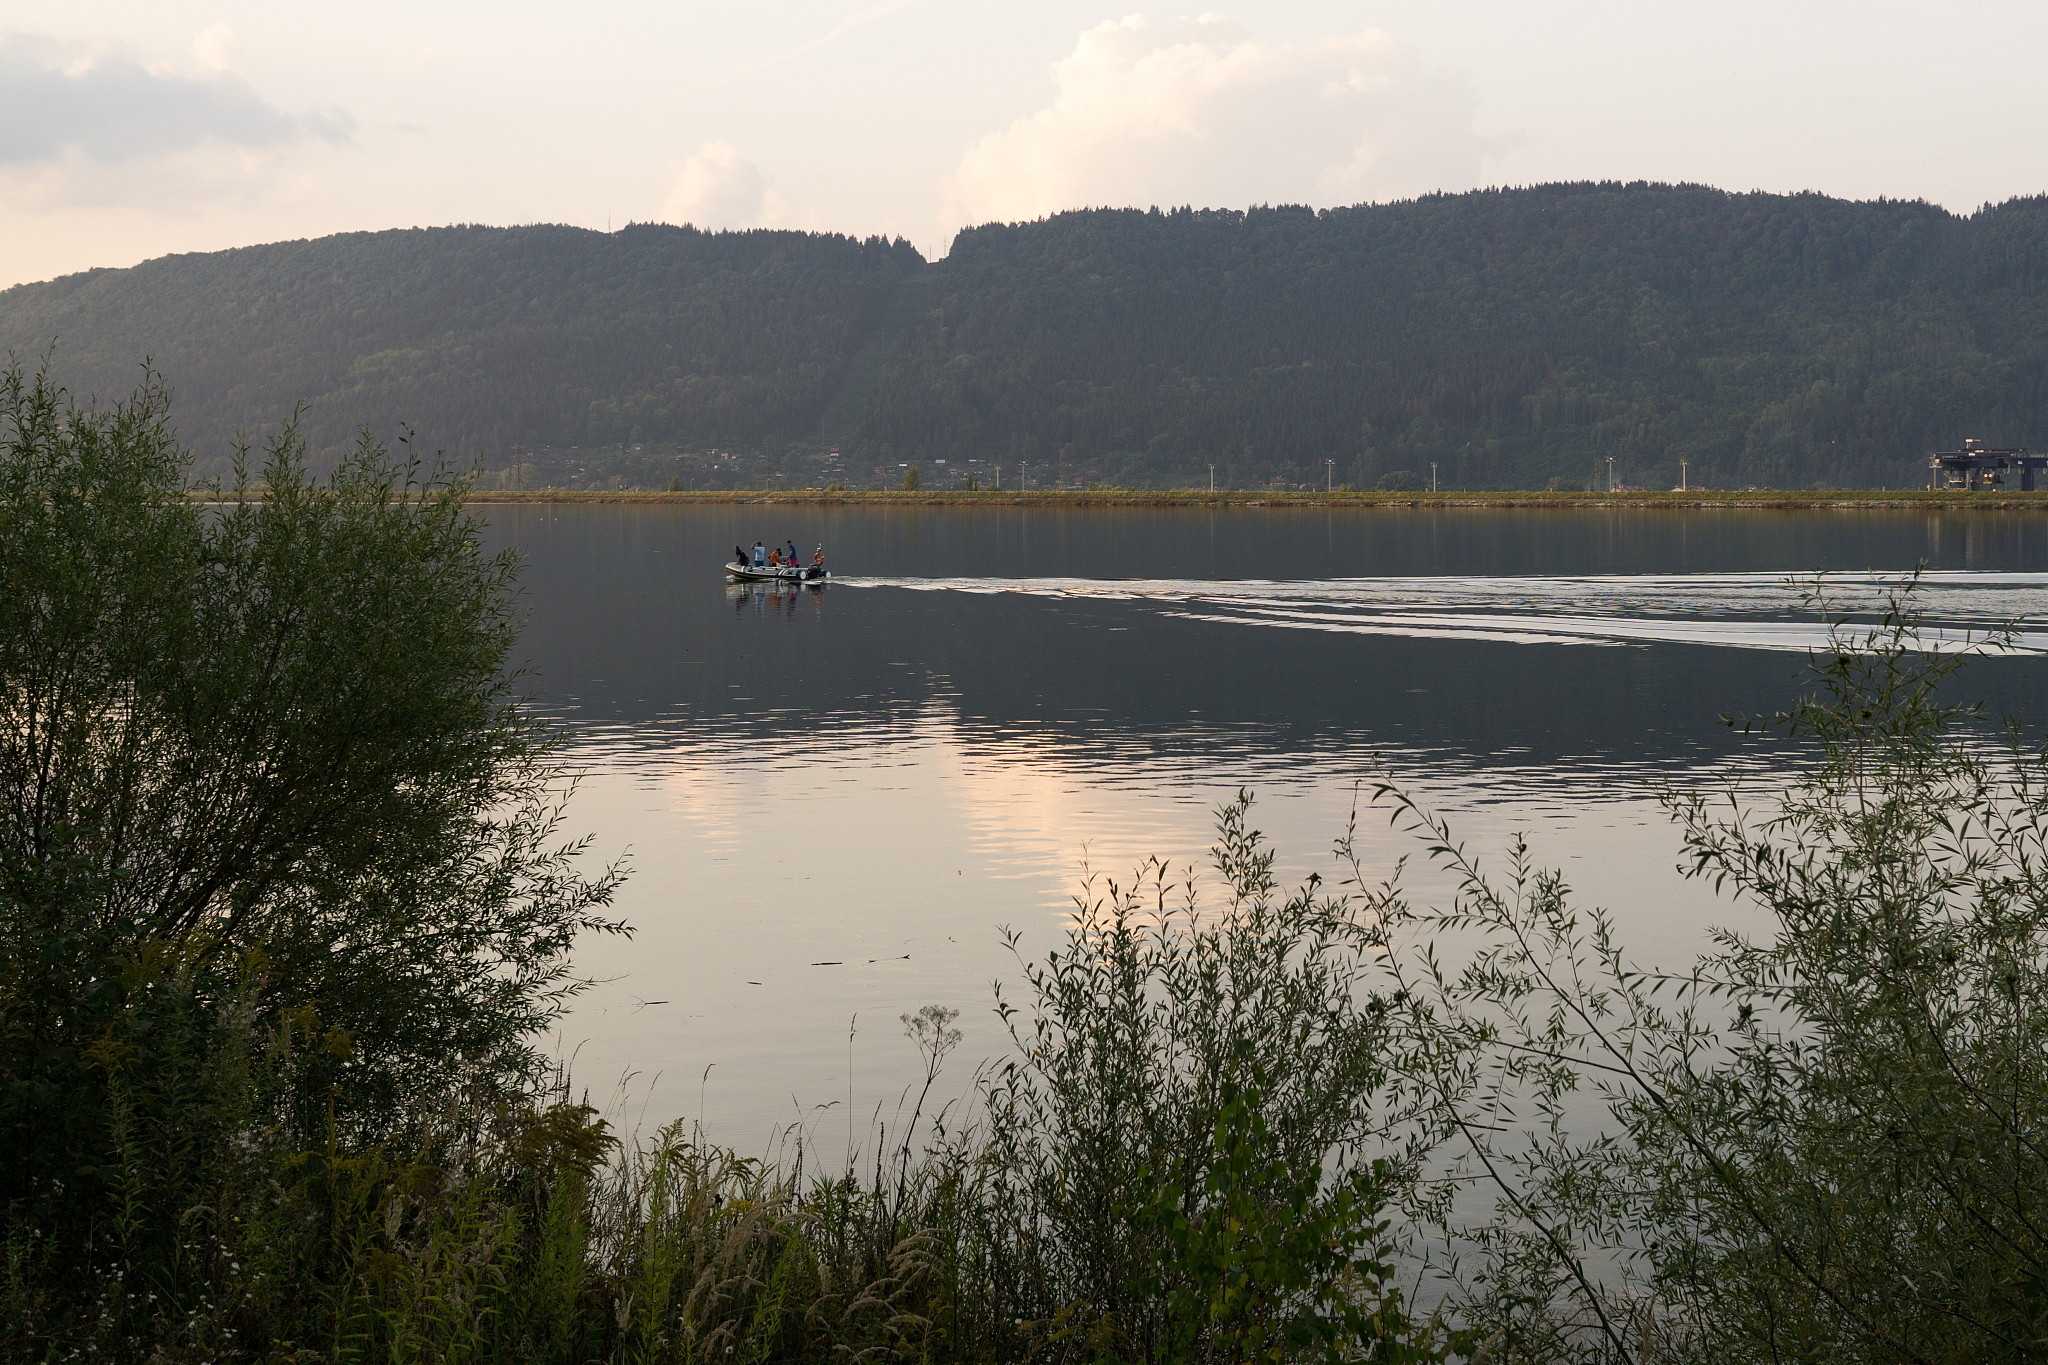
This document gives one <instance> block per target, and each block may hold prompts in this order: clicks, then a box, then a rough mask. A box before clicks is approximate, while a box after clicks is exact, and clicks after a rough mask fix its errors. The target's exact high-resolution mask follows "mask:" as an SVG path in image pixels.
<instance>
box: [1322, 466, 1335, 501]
mask: <svg viewBox="0 0 2048 1365" xmlns="http://www.w3.org/2000/svg"><path fill="white" fill-rule="evenodd" d="M1323 464H1324V466H1325V473H1324V477H1323V492H1325V493H1334V492H1336V491H1337V462H1336V461H1335V460H1324V461H1323Z"/></svg>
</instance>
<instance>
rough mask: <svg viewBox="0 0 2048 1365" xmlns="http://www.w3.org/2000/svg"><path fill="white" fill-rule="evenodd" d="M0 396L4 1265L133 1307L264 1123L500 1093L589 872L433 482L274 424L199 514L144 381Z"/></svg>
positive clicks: (156, 1293)
mask: <svg viewBox="0 0 2048 1365" xmlns="http://www.w3.org/2000/svg"><path fill="white" fill-rule="evenodd" d="M0 424H4V428H0V577H4V579H5V581H6V583H7V584H8V585H9V590H8V592H7V593H6V594H5V595H4V596H0V689H4V693H5V702H4V705H0V786H4V787H5V789H6V790H7V791H9V792H10V793H13V794H14V799H12V800H10V801H9V802H8V803H7V804H6V806H5V809H4V811H0V1143H4V1144H5V1149H6V1153H7V1155H6V1158H5V1160H4V1163H0V1210H4V1220H5V1222H4V1236H5V1241H6V1244H7V1246H8V1247H9V1248H10V1249H11V1250H10V1271H9V1273H10V1281H11V1288H10V1290H9V1293H10V1294H11V1295H13V1296H15V1298H16V1301H17V1302H18V1303H19V1304H21V1305H24V1307H25V1308H26V1307H33V1309H34V1315H35V1320H36V1321H38V1322H41V1323H42V1324H43V1328H41V1329H39V1330H44V1331H47V1332H48V1333H49V1339H51V1340H64V1339H66V1338H67V1335H68V1334H70V1333H72V1332H73V1331H85V1330H87V1327H88V1324H90V1331H91V1332H92V1333H94V1334H96V1335H97V1336H105V1335H106V1334H107V1333H108V1332H113V1333H115V1334H116V1335H119V1334H122V1333H129V1332H145V1331H146V1330H147V1329H146V1327H145V1324H148V1323H151V1322H158V1323H164V1322H170V1321H173V1320H175V1319H176V1318H177V1317H178V1316H179V1315H180V1314H181V1313H185V1312H188V1311H194V1310H193V1306H194V1304H195V1303H197V1302H198V1300H197V1299H195V1298H194V1297H193V1296H194V1295H199V1296H201V1297H202V1298H203V1297H204V1295H205V1294H206V1292H207V1279H208V1274H209V1272H208V1269H207V1267H206V1265H205V1264H204V1262H203V1260H195V1259H194V1257H195V1256H198V1255H199V1254H200V1253H197V1252H195V1251H194V1250H193V1248H194V1247H197V1246H200V1245H202V1244H209V1245H210V1242H209V1239H210V1238H213V1237H214V1236H215V1234H216V1233H217V1232H218V1228H217V1227H216V1225H217V1224H218V1223H219V1222H220V1221H221V1220H222V1219H225V1218H227V1217H230V1216H232V1215H230V1214H229V1213H228V1212H226V1210H225V1209H224V1208H223V1206H222V1204H221V1203H220V1199H219V1196H220V1195H221V1194H222V1192H223V1190H224V1189H227V1188H230V1187H233V1186H234V1185H235V1184H236V1183H237V1182H238V1181H241V1180H243V1179H245V1178H246V1179H254V1178H255V1176H256V1173H257V1172H260V1171H263V1170H265V1169H266V1167H265V1161H266V1159H267V1157H268V1155H269V1154H273V1153H276V1152H286V1151H313V1150H327V1151H330V1152H335V1153H347V1152H360V1151H362V1150H364V1149H365V1148H366V1147H368V1146H370V1145H376V1144H389V1143H394V1142H395V1143H399V1144H401V1145H412V1144H416V1143H419V1142H422V1141H424V1140H425V1138H426V1136H427V1134H428V1133H429V1132H430V1131H432V1129H433V1128H434V1126H435V1123H436V1116H437V1114H438V1113H439V1112H441V1110H442V1109H443V1107H444V1106H445V1105H446V1104H448V1103H452V1102H453V1100H454V1098H455V1097H456V1096H457V1095H458V1094H465V1093H466V1094H468V1095H470V1096H472V1097H475V1098H476V1100H477V1102H483V1101H486V1100H489V1101H492V1102H504V1101H506V1100H509V1099H510V1098H511V1097H515V1096H518V1095H520V1094H523V1093H527V1092H528V1091H529V1090H530V1087H531V1086H532V1084H533V1083H534V1081H535V1080H536V1079H537V1078H538V1077H539V1076H540V1075H541V1074H542V1073H543V1070H544V1068H543V1063H542V1059H541V1058H540V1056H539V1055H538V1053H537V1052H536V1051H535V1049H534V1042H535V1040H536V1038H537V1036H538V1035H539V1034H540V1033H541V1032H542V1031H543V1030H544V1029H545V1028H547V1027H548V1025H549V1024H550V1023H551V1021H552V1020H553V1019H554V1018H555V1017H556V1015H557V1013H558V1011H559V1009H560V1007H561V1004H562V1002H563V1000H564V999H565V998H566V996H567V995H568V994H569V993H571V992H572V991H573V990H574V989H576V983H575V982H574V980H573V979H572V978H571V977H570V976H569V975H568V974H567V973H568V967H567V959H566V956H565V954H566V951H567V949H568V947H569V945H570V943H571V942H572V941H573V940H574V938H575V937H576V936H577V935H578V934H580V933H583V932H586V931H591V930H607V929H613V928H616V927H618V926H616V925H615V924H613V923H612V922H610V921H608V920H606V919H605V918H604V917H603V915H602V910H603V907H604V905H605V904H606V902H607V901H608V899H609V897H610V894H611V890H612V887H613V884H614V877H613V875H612V874H610V873H606V874H602V875H600V876H598V877H597V878H596V879H594V880H589V879H584V878H583V877H581V876H579V875H578V874H577V873H576V871H575V869H574V867H573V855H574V853H575V852H576V850H577V846H576V845H573V844H571V845H566V846H564V845H560V844H558V843H557V842H556V831H557V825H558V819H559V800H560V797H561V794H562V793H561V791H560V790H559V786H558V784H557V783H556V782H555V780H554V774H553V771H552V769H551V767H550V765H549V761H548V755H549V748H548V739H547V736H546V735H545V734H543V733H542V732H541V731H539V730H537V729H536V728H535V727H534V726H533V725H532V724H531V723H530V722H528V721H526V720H524V719H523V718H522V717H521V716H520V714H519V713H518V710H517V708H516V706H515V702H516V697H515V696H514V694H513V692H512V691H511V687H510V683H509V682H508V673H507V671H506V669H505V667H504V664H505V659H506V653H507V650H508V649H509V647H510V645H511V643H512V640H513V638H514V623H513V619H512V615H511V602H510V585H511V578H512V574H513V571H514V567H515V566H514V563H513V561H512V559H511V558H510V557H509V556H505V555H500V556H496V557H493V556H487V555H484V554H482V553H481V552H480V550H479V548H478V543H477V533H476V527H475V524H474V523H473V522H471V521H470V520H469V519H467V518H466V517H465V516H464V515H463V513H462V511H461V506H460V495H461V492H462V486H461V485H460V484H459V483H457V482H451V481H448V480H445V479H439V478H428V479H421V478H420V477H419V476H418V471H417V467H416V466H414V465H412V464H407V463H399V462H396V461H393V460H392V459H390V458H389V457H388V456H387V455H386V453H385V452H384V451H383V450H382V449H381V448H379V447H377V446H376V445H374V444H373V443H372V442H370V441H369V439H368V438H367V437H365V439H364V441H363V442H362V444H361V445H360V446H359V447H358V449H357V451H356V452H355V454H354V455H353V456H352V457H351V458H349V459H348V460H346V461H344V462H343V464H342V465H341V466H340V468H338V469H337V470H336V472H335V473H334V474H333V475H332V476H331V477H330V478H329V479H327V480H325V481H322V482H319V483H316V482H314V481H312V480H311V479H309V478H308V477H307V476H306V475H305V473H304V468H303V447H302V445H301V443H300V442H299V439H298V435H297V428H296V425H295V424H293V423H287V424H285V426H284V427H283V429H282V431H281V432H280V434H279V435H278V436H277V438H276V439H275V440H274V441H273V442H272V444H271V445H270V447H269V450H268V454H267V458H266V460H265V463H264V468H263V478H262V481H261V483H260V484H259V483H256V482H253V481H251V480H250V479H248V478H247V477H246V476H245V475H242V474H239V473H238V475H237V478H236V480H235V482H234V483H233V484H232V485H231V486H230V487H228V488H226V489H225V490H219V489H216V490H211V492H210V496H211V497H213V498H215V499H217V505H216V506H215V508H214V509H212V510H208V508H207V507H206V506H205V505H204V504H203V503H202V502H200V501H199V500H197V499H195V498H193V497H190V496H188V495H187V491H186V490H185V489H184V488H183V487H182V486H181V476H182V470H183V464H184V458H185V457H184V453H183V452H182V451H181V450H180V449H179V448H178V446H177V444H176V441H175V439H174V437H173V435H172V432H171V429H170V426H169V419H168V402H167V399H166V396H165V393H164V390H163V389H162V387H161V385H160V384H159V383H157V381H156V379H155V377H154V376H149V377H148V379H147V380H146V382H145V384H144V386H143V388H142V389H141V390H140V391H139V392H138V393H137V394H136V395H135V396H134V397H132V398H130V399H129V400H127V401H125V402H122V403H119V404H116V405H114V406H112V407H110V408H107V409H104V410H98V409H88V408H80V407H77V406H75V405H73V404H71V403H70V402H69V401H68V400H67V399H66V397H65V396H64V395H63V393H62V392H61V391H60V390H58V389H56V388H54V387H53V386H52V385H50V384H49V383H48V382H47V380H46V379H45V378H44V377H43V376H42V375H37V376H36V377H34V378H33V379H30V378H28V377H27V376H25V375H24V373H23V372H22V371H21V369H20V368H19V367H18V366H17V367H15V368H12V369H10V370H8V371H6V372H5V374H4V376H0ZM240 467H241V466H239V465H238V469H239V468H240ZM195 1219H197V1220H198V1221H197V1222H194V1220H195ZM25 1320H27V1319H23V1318H17V1322H20V1321H25Z"/></svg>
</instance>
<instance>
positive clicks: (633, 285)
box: [0, 185, 2048, 487]
mask: <svg viewBox="0 0 2048 1365" xmlns="http://www.w3.org/2000/svg"><path fill="white" fill-rule="evenodd" d="M53 337H54V338H56V339H57V342H58V350H57V353H56V354H57V359H56V362H55V372H56V374H57V375H58V377H59V378H61V379H63V380H65V381H66V382H69V383H71V384H72V385H73V387H74V388H79V389H98V390H100V391H103V392H104V391H111V390H113V389H115V388H119V387H122V386H124V385H125V384H126V383H127V382H128V381H129V379H130V376H131V375H132V366H133V362H134V360H135V358H136V357H138V356H139V355H141V354H143V353H149V354H151V355H153V356H154V357H155V358H156V360H157V362H158V364H159V365H160V367H161V368H162V369H163V370H164V371H165V373H166V375H167V376H168V377H169V379H170V380H171V382H172V384H173V385H174V387H175V388H176V389H177V390H178V394H179V406H178V413H179V420H180V423H181V427H182V429H183V431H184V432H185V435H186V437H187V439H188V440H189V441H190V442H191V443H192V444H193V445H194V446H195V448H196V449H198V450H199V451H200V453H201V454H202V455H203V456H204V455H207V454H209V453H210V452H213V451H217V450H218V449H219V448H220V446H221V443H222V442H223V441H224V439H225V437H226V434H227V433H228V432H229V431H231V430H232V429H233V428H235V427H236V426H248V427H252V428H253V427H254V424H255V423H257V422H258V421H260V420H263V419H266V418H272V417H274V416H275V415H276V414H278V413H279V412H281V411H283V410H285V409H287V408H288V407H289V406H290V404H291V403H292V402H293V401H294V400H296V399H299V398H304V399H307V400H309V402H310V403H311V405H312V406H311V408H310V415H309V419H308V420H309V425H310V427H311V429H312V432H313V435H314V439H315V444H316V446H318V447H320V448H322V449H331V448H333V447H334V446H335V445H337V444H338V443H339V442H340V441H341V440H343V439H345V437H346V435H347V433H348V432H349V431H350V430H352V429H353V428H355V427H358V426H360V425H362V424H365V423H368V424H371V425H373V426H376V427H378V428H380V429H383V430H390V429H392V428H393V427H394V426H395V425H396V424H398V423H400V422H405V423H409V424H411V425H413V426H415V427H417V428H418V429H419V432H420V439H421V442H422V443H423V444H431V445H436V446H445V447H448V448H450V449H453V450H456V451H459V452H460V453H461V454H463V455H464V456H465V457H468V456H481V457H482V458H483V460H484V462H485V463H486V465H487V466H492V467H497V466H502V464H503V462H504V461H505V459H506V457H507V452H508V451H510V450H511V449H512V447H513V446H514V445H517V444H523V445H524V446H526V447H527V448H528V449H535V448H539V447H550V446H552V447H566V446H577V447H580V448H583V449H585V450H592V449H593V448H596V447H601V446H612V447H617V446H619V445H625V446H627V447H630V446H631V445H634V444H645V445H647V446H648V447H649V448H650V449H652V448H660V449H663V450H669V449H681V450H701V449H704V448H706V447H713V446H716V447H722V448H731V449H734V450H739V451H742V452H745V453H746V454H747V455H748V456H750V457H752V458H757V459H760V460H763V461H766V462H767V463H771V464H772V463H774V462H775V461H778V460H779V461H784V462H788V463H791V464H792V465H795V464H798V463H800V462H801V460H802V459H804V458H805V457H806V455H807V453H808V452H813V451H816V450H818V449H820V448H822V447H823V446H825V445H828V444H837V445H841V446H843V447H844V448H845V449H846V451H847V459H846V461H845V464H846V467H847V468H848V469H849V470H850V471H851V472H852V475H853V477H855V478H856V479H858V478H862V477H867V476H868V470H869V469H870V468H871V467H872V466H876V465H886V466H888V467H890V468H892V469H893V468H894V467H895V466H896V465H898V464H899V463H902V462H908V461H926V462H929V461H931V460H933V459H936V458H945V459H948V460H949V461H958V460H961V459H966V458H980V459H988V460H1002V461H1004V462H1005V463H1006V464H1009V465H1011V466H1012V467H1013V468H1014V467H1015V465H1016V464H1017V462H1019V461H1030V462H1031V464H1032V468H1033V469H1034V470H1036V471H1038V473H1039V477H1040V478H1048V477H1051V476H1053V475H1064V476H1065V477H1067V478H1082V477H1087V478H1094V479H1098V480H1100V479H1111V480H1117V481H1127V482H1137V483H1147V482H1149V483H1180V482H1189V481H1194V480H1206V478H1207V470H1208V466H1209V465H1211V464H1214V465H1216V466H1217V474H1218V477H1219V480H1220V481H1228V482H1231V483H1236V484H1244V483H1251V482H1259V483H1263V482H1265V481H1266V480H1267V479H1268V478H1270V477H1272V476H1274V475H1285V476H1287V477H1289V478H1292V479H1297V480H1302V481H1307V480H1313V481H1315V482H1317V483H1321V482H1322V481H1323V479H1324V478H1325V477H1326V473H1325V471H1326V466H1325V463H1324V462H1325V461H1326V460H1329V461H1334V462H1335V478H1336V479H1337V480H1338V481H1340V482H1345V481H1348V482H1353V483H1357V484H1360V485H1362V486H1369V485H1371V484H1373V483H1375V482H1377V481H1379V480H1380V479H1381V478H1383V477H1386V476H1388V475H1390V474H1393V473H1394V472H1395V471H1410V472H1412V473H1413V474H1415V475H1417V476H1419V477H1422V478H1425V479H1426V478H1427V475H1428V469H1429V465H1430V463H1431V462H1435V463H1436V464H1438V466H1439V475H1440V478H1441V480H1442V483H1443V485H1444V486H1445V487H1530V486H1536V487H1541V486H1543V485H1544V484H1546V483H1547V482H1549V481H1550V480H1553V479H1564V480H1569V481H1572V482H1574V483H1583V482H1585V481H1587V480H1589V479H1591V478H1593V477H1594V476H1595V474H1596V471H1597V473H1598V476H1599V477H1600V478H1601V479H1602V480H1604V479H1605V477H1606V468H1607V463H1606V462H1607V459H1608V458H1609V457H1610V456H1611V457H1613V458H1614V460H1615V471H1616V474H1617V476H1618V477H1620V478H1622V479H1624V480H1626V481H1627V482H1629V483H1633V484H1641V485H1645V486H1651V487H1655V486H1669V485H1670V484H1672V483H1675V482H1676V481H1677V477H1678V472H1679V461H1680V459H1681V458H1683V459H1685V460H1687V461H1688V462H1689V476H1690V478H1691V480H1692V481H1693V482H1695V483H1699V482H1707V483H1710V484H1714V485H1718V486H1729V485H1746V484H1757V485H1774V486H1780V487H1783V486H1795V487H1796V486H1805V485H1809V484H1813V483H1817V482H1818V483H1827V484H1832V485H1847V486H1856V485H1889V486H1899V485H1908V484H1917V483H1918V482H1919V481H1920V480H1921V478H1922V477H1923V466H1924V461H1925V455H1926V452H1927V451H1928V450H1930V449H1932V448H1935V447H1937V446H1949V445H1953V444H1954V443H1955V442H1957V441H1959V440H1960V439H1961V438H1962V437H1964V436H1974V437H1976V438H1978V439H1980V440H1984V441H1988V442H1992V443H1996V444H2024V445H2028V446H2032V447H2035V448H2037V449H2048V199H2027V200H2015V201H2012V202H2010V203H2007V204H2004V205H2001V206H1998V207H1995V208H1987V209H1984V210H1982V211H1980V212H1978V213H1976V214H1974V215H1972V216H1969V217H1958V216H1956V215H1952V214H1949V213H1947V212H1945V211H1944V210H1942V209H1939V208H1935V207H1932V206H1929V205H1927V204H1922V203H1905V202H1895V201H1880V202H1876V203H1849V202H1845V201H1842V200H1835V199H1828V198H1825V197H1822V196H1819V195H1794V196H1780V195H1764V194H1728V193H1723V192H1720V191H1716V190H1711V189H1704V188H1698V187H1689V186H1678V187H1673V186H1657V185H1628V186H1622V185H1570V186H1549V187H1541V188H1536V189H1526V190H1506V191H1484V192H1477V193H1472V194H1463V195H1445V196H1433V197H1430V198H1425V199H1421V200H1416V201H1412V202H1407V203H1400V204H1392V205H1386V206H1368V207H1359V208H1351V209H1337V210H1328V211H1323V212H1312V211H1310V210H1307V209H1296V208H1276V209H1256V210H1252V211H1250V212H1247V213H1239V212H1226V211H1193V212H1190V211H1185V210H1182V211H1177V212H1171V213H1159V212H1156V211H1153V212H1138V211H1108V210H1105V211H1095V212H1082V213H1068V214H1061V215H1059V216H1056V217H1054V218H1051V219H1048V220H1045V221H1042V222H1037V223H1030V224H1021V225H1008V226H1001V225H999V226H990V227H984V228H978V229H973V230H970V231H967V232H964V233H962V234H961V235H960V236H959V237H958V238H957V239H956V240H955V242H954V244H953V248H952V251H951V253H950V254H949V255H948V257H947V258H946V259H945V260H943V261H940V262H936V263H932V264H926V263H925V262H924V261H923V260H922V259H921V258H920V257H919V256H918V255H917V254H916V253H915V252H914V251H913V250H912V249H911V248H910V247H909V246H908V245H907V244H905V243H902V242H897V243H894V244H891V243H888V242H885V241H882V240H881V239H869V240H867V241H858V240H855V239H851V238H846V237H839V236H826V235H812V234H800V233H785V232H751V233H719V234H707V233H699V232H695V231H692V230H690V229H678V228H668V227H658V226H640V227H632V228H627V229H625V230H622V231H620V232H617V233H611V234H603V233H591V232H585V231H581V230H577V229H571V228H559V227H536V228H515V229H494V228H449V229H436V230H430V231H409V232H386V233H376V234H358V235H350V236H343V237H333V238H327V239H323V240H320V241H313V242H294V243H282V244H278V245H275V246H268V247H258V248H251V249H247V250H241V251H232V252H222V253H217V254H212V255H204V256H183V257H170V258H166V259H163V260H158V261H152V262H148V263H145V264H144V265H141V266H137V267H135V268H134V269H131V270H118V271H95V272H92V273H89V274H85V275H79V276H72V277H68V278H66V279H61V280H57V281H53V282H50V283H47V284H37V285H28V286H23V287H19V288H16V289H12V290H8V291H6V292H5V293H0V344H4V345H6V346H10V347H17V348H21V349H22V350H23V351H24V352H25V353H28V354H31V355H33V354H36V353H39V352H40V351H41V350H42V348H43V347H45V346H46V345H47V344H48V342H49V340H50V339H51V338H53ZM956 467H957V466H956ZM927 468H929V465H928V464H927Z"/></svg>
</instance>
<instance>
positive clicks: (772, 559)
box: [768, 545, 782, 569]
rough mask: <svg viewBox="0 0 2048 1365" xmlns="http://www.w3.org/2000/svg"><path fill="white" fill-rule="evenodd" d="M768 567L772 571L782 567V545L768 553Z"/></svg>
mask: <svg viewBox="0 0 2048 1365" xmlns="http://www.w3.org/2000/svg"><path fill="white" fill-rule="evenodd" d="M768 567H769V568H771V569H779V568H781V567H782V547H781V546H780V545H778V546H776V547H775V548H774V549H772V550H770V551H769V552H768Z"/></svg>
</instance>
